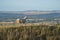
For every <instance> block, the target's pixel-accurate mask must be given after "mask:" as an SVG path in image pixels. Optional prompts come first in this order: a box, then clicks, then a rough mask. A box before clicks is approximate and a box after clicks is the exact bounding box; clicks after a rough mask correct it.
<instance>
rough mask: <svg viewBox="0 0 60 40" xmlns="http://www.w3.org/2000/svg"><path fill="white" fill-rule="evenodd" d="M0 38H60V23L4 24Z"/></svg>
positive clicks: (38, 39) (49, 39) (12, 39)
mask: <svg viewBox="0 0 60 40" xmlns="http://www.w3.org/2000/svg"><path fill="white" fill-rule="evenodd" d="M0 40H60V25H41V24H40V25H39V24H37V25H36V24H29V23H28V24H16V25H15V24H13V25H5V26H4V25H3V26H0Z"/></svg>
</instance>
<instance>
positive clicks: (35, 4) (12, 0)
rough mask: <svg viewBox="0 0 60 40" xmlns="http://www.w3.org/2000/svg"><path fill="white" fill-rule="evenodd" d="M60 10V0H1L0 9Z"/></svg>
mask: <svg viewBox="0 0 60 40" xmlns="http://www.w3.org/2000/svg"><path fill="white" fill-rule="evenodd" d="M26 10H60V0H0V11H26Z"/></svg>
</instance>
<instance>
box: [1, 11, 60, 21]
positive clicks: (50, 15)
mask: <svg viewBox="0 0 60 40" xmlns="http://www.w3.org/2000/svg"><path fill="white" fill-rule="evenodd" d="M28 12H29V13H28ZM28 12H27V11H22V12H1V11H0V21H2V20H7V19H17V18H20V19H22V18H23V17H24V16H28V18H37V19H40V18H43V19H47V20H48V19H49V20H50V19H54V18H60V13H59V12H56V11H32V12H31V11H28ZM30 13H31V14H30ZM32 13H33V14H32ZM34 13H35V14H34ZM42 13H43V14H42Z"/></svg>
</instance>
